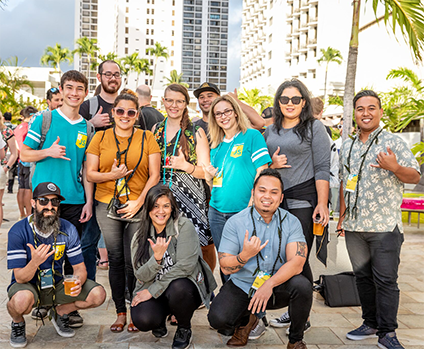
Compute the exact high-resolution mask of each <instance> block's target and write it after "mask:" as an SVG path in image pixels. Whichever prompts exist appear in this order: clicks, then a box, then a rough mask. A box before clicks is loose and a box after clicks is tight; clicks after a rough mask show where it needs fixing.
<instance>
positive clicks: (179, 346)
mask: <svg viewBox="0 0 424 349" xmlns="http://www.w3.org/2000/svg"><path fill="white" fill-rule="evenodd" d="M190 343H191V329H190V328H182V327H178V328H177V331H176V332H175V336H174V341H173V342H172V349H185V348H187V347H188V346H189V345H190Z"/></svg>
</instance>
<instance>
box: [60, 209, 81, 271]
mask: <svg viewBox="0 0 424 349" xmlns="http://www.w3.org/2000/svg"><path fill="white" fill-rule="evenodd" d="M83 207H84V204H77V205H72V204H61V205H60V209H59V216H60V218H62V219H66V220H67V221H68V222H70V223H72V224H73V225H74V226H75V228H76V229H77V232H78V236H79V238H80V239H81V235H82V223H81V222H80V221H79V220H80V217H81V212H82V208H83ZM64 270H65V274H64V275H66V274H71V275H72V274H73V273H74V269H73V268H72V265H71V263H69V260H68V257H67V256H65V266H64Z"/></svg>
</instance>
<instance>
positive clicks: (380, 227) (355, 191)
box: [338, 90, 420, 349]
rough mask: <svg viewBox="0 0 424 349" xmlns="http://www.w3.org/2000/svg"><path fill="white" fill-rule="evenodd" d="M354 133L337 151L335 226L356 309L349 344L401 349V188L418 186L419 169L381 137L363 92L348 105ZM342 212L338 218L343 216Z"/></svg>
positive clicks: (373, 98) (375, 110) (399, 145)
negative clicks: (368, 342) (372, 341)
mask: <svg viewBox="0 0 424 349" xmlns="http://www.w3.org/2000/svg"><path fill="white" fill-rule="evenodd" d="M353 106H354V108H355V119H356V122H357V124H358V127H359V132H358V134H357V135H356V137H354V138H353V139H346V140H345V141H344V142H343V145H342V147H341V149H340V178H341V180H342V182H341V185H340V213H341V217H340V221H339V224H338V229H339V231H340V232H341V235H342V236H343V235H344V236H345V237H346V247H347V250H348V253H349V257H350V261H351V263H352V266H353V271H354V272H355V275H356V285H357V287H358V292H359V297H360V300H361V307H362V318H363V319H364V322H363V324H362V325H361V326H360V327H359V328H357V329H355V330H353V331H350V332H349V333H347V335H346V337H347V338H349V339H351V340H361V339H366V338H369V337H377V336H378V337H379V338H378V344H379V347H380V348H390V349H392V348H393V349H395V348H396V349H397V348H403V347H402V345H401V344H400V343H399V341H398V340H397V337H396V333H395V329H396V328H397V321H396V317H397V311H398V306H399V288H398V285H397V278H398V267H399V261H400V259H399V257H400V249H401V245H402V242H403V228H402V212H401V209H400V205H401V203H402V193H403V187H404V183H418V181H419V180H420V172H419V165H418V162H417V160H416V159H415V158H414V155H413V154H412V152H411V151H410V150H409V148H408V146H407V145H406V143H405V142H404V141H403V140H402V139H401V138H400V137H398V136H396V135H394V134H391V133H389V132H387V131H383V130H382V129H381V127H380V126H379V124H380V119H381V117H382V115H383V109H381V102H380V98H379V97H378V95H377V94H376V93H375V92H374V91H370V90H364V91H361V92H359V93H358V94H357V95H356V96H355V97H354V99H353ZM343 212H344V215H343Z"/></svg>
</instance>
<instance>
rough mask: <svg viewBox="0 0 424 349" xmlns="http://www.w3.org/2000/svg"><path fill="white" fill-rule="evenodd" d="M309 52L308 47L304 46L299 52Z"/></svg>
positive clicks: (301, 46)
mask: <svg viewBox="0 0 424 349" xmlns="http://www.w3.org/2000/svg"><path fill="white" fill-rule="evenodd" d="M307 51H308V45H306V44H302V45H300V49H299V52H307Z"/></svg>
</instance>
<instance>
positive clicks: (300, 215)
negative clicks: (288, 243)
mask: <svg viewBox="0 0 424 349" xmlns="http://www.w3.org/2000/svg"><path fill="white" fill-rule="evenodd" d="M289 212H290V213H291V214H293V215H294V216H296V217H297V219H298V220H299V221H300V224H301V225H302V229H303V235H304V236H305V240H306V245H307V246H308V255H307V256H306V262H305V264H304V266H303V271H302V275H303V276H305V277H306V278H307V279H308V280H309V281H310V282H311V285H313V284H314V277H313V276H312V270H311V266H310V265H309V255H310V254H311V249H312V244H313V243H314V232H313V229H314V225H313V222H312V214H313V213H314V209H313V208H312V207H306V208H296V209H291V210H289Z"/></svg>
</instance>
